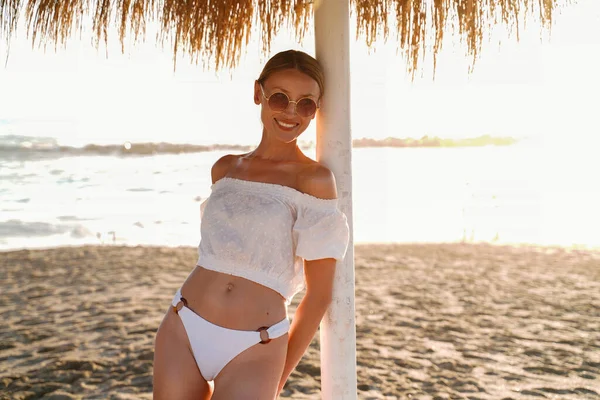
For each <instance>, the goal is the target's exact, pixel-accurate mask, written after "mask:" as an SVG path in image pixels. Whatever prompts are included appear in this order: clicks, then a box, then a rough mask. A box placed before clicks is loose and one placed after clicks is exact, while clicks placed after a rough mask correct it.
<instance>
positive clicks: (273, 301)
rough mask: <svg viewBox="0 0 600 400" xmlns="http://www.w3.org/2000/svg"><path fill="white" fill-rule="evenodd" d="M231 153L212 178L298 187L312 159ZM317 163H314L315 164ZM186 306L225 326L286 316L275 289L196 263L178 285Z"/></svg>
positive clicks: (246, 326)
mask: <svg viewBox="0 0 600 400" xmlns="http://www.w3.org/2000/svg"><path fill="white" fill-rule="evenodd" d="M230 157H232V160H231V164H230V166H229V168H223V171H220V172H219V171H218V172H217V173H216V175H217V176H215V171H214V169H213V182H214V181H217V180H219V179H220V178H223V177H225V176H227V177H230V178H237V179H243V180H249V181H259V182H266V183H275V184H278V185H283V186H289V187H292V188H294V189H296V190H299V184H298V177H299V176H302V172H303V171H305V170H306V169H307V168H311V167H313V166H314V165H315V164H316V163H315V162H314V161H312V160H310V159H308V158H307V159H306V160H299V162H295V163H272V162H262V161H260V162H257V161H256V160H248V159H245V155H241V156H230ZM317 166H318V164H317ZM181 291H182V295H183V296H184V297H185V298H186V300H187V301H188V306H189V307H190V308H191V309H192V310H194V311H195V312H196V313H197V314H199V315H200V316H202V317H203V318H204V319H206V320H208V321H210V322H212V323H214V324H216V325H219V326H223V327H226V328H230V329H238V330H256V329H258V328H260V327H262V326H271V325H273V324H275V323H277V322H279V321H281V320H282V319H283V318H285V317H286V316H287V309H286V306H285V299H284V298H283V297H282V296H281V295H280V294H279V293H277V292H276V291H274V290H272V289H270V288H268V287H266V286H262V285H260V284H258V283H255V282H252V281H250V280H248V279H245V278H241V277H237V276H233V275H229V274H225V273H221V272H216V271H211V270H208V269H205V268H203V267H202V266H197V267H196V268H195V269H194V271H193V272H192V273H191V274H190V275H189V276H188V278H187V279H186V281H185V283H184V284H183V286H182V289H181Z"/></svg>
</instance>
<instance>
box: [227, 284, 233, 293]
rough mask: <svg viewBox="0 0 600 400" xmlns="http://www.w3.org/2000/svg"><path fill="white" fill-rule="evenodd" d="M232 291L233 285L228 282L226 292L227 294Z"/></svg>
mask: <svg viewBox="0 0 600 400" xmlns="http://www.w3.org/2000/svg"><path fill="white" fill-rule="evenodd" d="M232 290H233V283H231V282H229V283H228V284H227V291H228V292H231V291H232Z"/></svg>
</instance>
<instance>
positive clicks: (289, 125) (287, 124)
mask: <svg viewBox="0 0 600 400" xmlns="http://www.w3.org/2000/svg"><path fill="white" fill-rule="evenodd" d="M275 121H276V122H277V125H279V126H280V127H282V128H284V129H286V130H289V129H292V128H295V127H296V126H298V125H299V124H297V123H295V122H292V123H290V122H283V121H279V120H278V119H277V118H275Z"/></svg>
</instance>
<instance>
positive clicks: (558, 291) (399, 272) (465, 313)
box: [0, 244, 600, 400]
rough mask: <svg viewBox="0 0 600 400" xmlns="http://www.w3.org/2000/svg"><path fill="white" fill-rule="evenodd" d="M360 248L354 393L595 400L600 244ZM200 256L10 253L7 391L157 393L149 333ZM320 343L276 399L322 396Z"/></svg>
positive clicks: (2, 332)
mask: <svg viewBox="0 0 600 400" xmlns="http://www.w3.org/2000/svg"><path fill="white" fill-rule="evenodd" d="M355 253H356V321H357V371H358V388H357V391H358V397H359V399H432V400H433V399H470V400H476V399H494V400H496V399H498V400H500V399H503V400H508V399H515V400H516V399H540V398H541V399H544V398H547V399H561V400H562V399H564V400H570V399H600V251H591V250H569V249H562V248H544V247H531V246H519V247H513V246H493V245H484V244H423V245H368V246H367V245H363V246H357V247H356V250H355ZM195 257H196V249H195V248H187V247H186V248H161V247H116V246H115V247H114V246H90V247H64V248H55V249H50V250H22V251H12V252H3V253H0V278H1V279H0V285H1V286H0V315H1V316H2V325H1V326H0V398H1V399H15V400H16V399H38V398H40V399H41V398H44V399H54V400H58V399H150V398H151V397H152V395H151V392H152V358H153V339H154V334H155V332H156V329H157V327H158V325H159V323H160V321H161V319H162V317H163V314H164V312H165V311H166V310H167V308H168V306H169V303H170V300H171V298H172V296H173V293H174V292H175V290H176V289H177V287H178V286H179V285H180V284H181V283H182V282H183V280H184V279H185V278H186V276H187V275H188V273H189V272H190V271H191V268H192V266H193V265H194V262H195ZM298 300H300V295H298V296H297V297H296V299H295V302H294V303H293V304H292V307H291V308H290V314H291V315H293V311H294V309H295V307H296V305H297V303H298ZM318 344H319V343H318V334H317V335H316V336H315V339H314V341H313V343H312V345H311V348H310V349H309V351H308V352H307V354H306V355H305V358H304V359H303V361H302V363H301V364H300V365H299V367H298V368H297V370H296V371H295V372H294V374H293V375H292V377H291V378H290V380H289V381H288V383H287V385H286V388H285V390H284V392H283V393H282V396H281V398H290V399H319V398H320V396H319V384H320V383H319V382H320V379H319V353H318Z"/></svg>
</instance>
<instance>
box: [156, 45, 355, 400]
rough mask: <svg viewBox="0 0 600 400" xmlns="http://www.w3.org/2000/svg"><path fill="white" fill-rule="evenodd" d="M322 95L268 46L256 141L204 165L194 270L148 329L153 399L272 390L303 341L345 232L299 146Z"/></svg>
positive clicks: (309, 75)
mask: <svg viewBox="0 0 600 400" xmlns="http://www.w3.org/2000/svg"><path fill="white" fill-rule="evenodd" d="M323 92H324V77H323V72H322V70H321V67H320V66H319V64H318V63H317V61H316V60H315V59H314V58H312V57H311V56H309V55H308V54H306V53H303V52H300V51H294V50H288V51H285V52H281V53H278V54H276V55H275V56H274V57H273V58H272V59H271V60H269V61H268V62H267V64H266V66H265V68H264V70H263V72H262V74H261V75H260V77H259V78H258V80H256V82H255V84H254V103H255V104H256V105H259V106H260V107H261V121H262V124H263V129H262V138H261V141H260V143H259V145H258V147H257V148H256V149H255V150H253V151H251V152H249V153H246V154H241V155H225V156H223V157H222V158H220V159H219V160H218V161H217V162H216V163H215V164H214V165H213V167H212V169H211V176H212V182H213V185H212V193H211V195H210V196H209V198H208V199H206V200H205V201H204V202H203V203H202V205H201V214H202V216H201V237H202V239H201V241H200V244H199V246H198V256H199V257H198V261H197V263H196V268H195V269H194V270H193V271H192V273H191V274H190V275H189V276H188V278H187V279H186V281H185V282H184V283H183V285H182V286H181V288H180V289H179V290H178V291H177V293H176V294H175V297H174V298H173V301H172V308H169V311H168V312H167V314H166V315H165V317H164V319H163V322H162V323H161V325H160V327H159V329H158V332H157V334H156V340H155V355H154V398H155V399H157V400H160V399H173V398H197V399H213V400H217V399H238V398H257V399H274V398H275V397H277V395H278V394H279V393H280V392H281V390H282V389H283V386H284V384H285V382H286V380H287V378H288V377H289V375H290V374H291V372H292V371H293V369H294V368H295V367H296V365H297V364H298V362H299V361H300V359H301V358H302V356H303V354H304V352H305V351H306V349H307V348H308V346H309V344H310V342H311V340H312V338H313V336H314V334H315V332H316V330H317V328H318V326H319V323H320V322H321V319H322V318H323V315H324V314H325V311H326V309H327V307H328V306H329V304H330V302H331V298H332V290H333V277H334V272H335V266H336V261H340V260H342V259H343V258H344V256H345V254H346V249H347V246H348V241H349V227H348V223H347V219H346V216H345V215H344V214H343V213H342V212H341V211H339V210H338V208H337V190H336V185H335V180H334V177H333V174H332V173H331V171H329V170H328V169H327V168H326V167H324V166H322V165H321V164H319V163H317V162H316V161H314V160H312V159H310V158H309V157H307V156H306V155H304V154H303V153H302V151H301V150H300V148H299V147H298V144H297V139H298V137H299V136H300V135H301V134H302V133H303V132H304V131H305V130H306V128H307V127H308V126H309V124H310V122H311V120H312V119H313V118H314V117H315V114H316V112H317V110H318V104H319V101H320V98H321V96H322V94H323ZM305 285H306V293H305V295H304V297H303V299H302V301H301V302H300V304H299V306H298V307H297V309H296V312H295V316H294V319H293V322H292V323H291V324H290V322H289V320H288V317H287V306H288V305H289V304H290V303H291V301H292V298H293V297H294V295H296V294H297V293H298V292H299V291H301V290H302V289H303V287H304V286H305ZM211 381H213V382H214V385H209V382H211Z"/></svg>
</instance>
